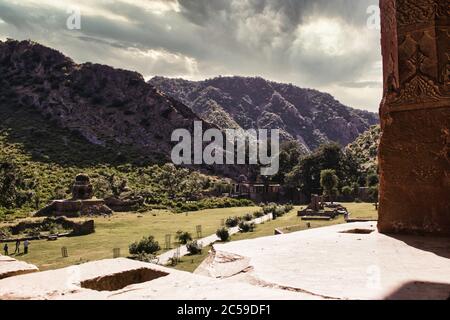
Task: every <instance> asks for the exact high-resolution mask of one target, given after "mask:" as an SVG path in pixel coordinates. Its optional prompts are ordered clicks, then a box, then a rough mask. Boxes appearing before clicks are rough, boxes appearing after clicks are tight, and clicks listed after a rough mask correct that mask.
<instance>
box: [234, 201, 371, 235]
mask: <svg viewBox="0 0 450 320" xmlns="http://www.w3.org/2000/svg"><path fill="white" fill-rule="evenodd" d="M342 205H343V206H344V207H346V208H347V210H348V211H349V212H350V214H351V216H350V217H351V218H360V219H378V212H377V211H376V210H375V207H374V206H373V204H371V203H343V204H342ZM301 208H304V207H295V209H294V210H292V211H291V212H289V213H287V214H286V215H284V216H283V217H280V218H278V219H276V220H273V221H270V222H266V223H264V224H261V225H258V226H257V227H256V229H255V231H254V232H250V233H238V234H235V235H233V236H232V237H231V240H232V241H236V240H244V239H254V238H259V237H265V236H271V235H274V231H275V229H277V228H286V227H293V228H291V230H289V231H290V232H295V231H301V230H305V229H307V228H308V227H307V223H308V222H309V223H310V225H311V228H319V227H326V226H330V225H334V224H340V223H345V220H344V217H343V216H339V217H338V218H337V219H334V220H330V221H302V219H301V218H300V217H298V216H297V211H298V210H300V209H301Z"/></svg>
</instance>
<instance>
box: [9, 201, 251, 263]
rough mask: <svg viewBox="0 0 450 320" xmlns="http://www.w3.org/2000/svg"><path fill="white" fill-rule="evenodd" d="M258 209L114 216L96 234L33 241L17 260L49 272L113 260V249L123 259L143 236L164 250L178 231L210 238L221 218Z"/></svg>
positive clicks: (103, 221)
mask: <svg viewBox="0 0 450 320" xmlns="http://www.w3.org/2000/svg"><path fill="white" fill-rule="evenodd" d="M258 209H259V208H258V207H244V208H224V209H209V210H203V211H197V212H189V213H187V214H186V213H179V214H175V213H170V212H168V211H157V210H154V211H151V212H149V213H146V214H134V213H133V214H132V213H124V214H115V215H113V216H112V217H111V218H96V219H95V229H96V232H95V233H93V234H90V235H87V236H82V237H70V238H60V239H58V240H57V241H47V240H39V241H31V244H30V252H29V254H28V255H26V256H17V257H16V258H17V259H19V260H24V261H27V262H30V263H32V264H35V265H37V266H38V267H39V269H41V270H49V269H57V268H62V267H65V266H69V265H73V264H77V263H83V262H87V261H94V260H100V259H107V258H112V257H113V249H114V248H120V252H121V256H128V245H129V244H131V243H132V242H134V241H136V240H140V239H141V238H142V237H143V236H148V235H153V236H154V237H155V238H156V240H157V241H159V243H160V246H161V247H162V248H164V242H165V235H166V234H171V235H172V243H174V242H175V239H174V237H175V233H176V232H177V231H178V230H183V231H188V232H190V233H191V234H192V235H193V236H194V237H195V236H196V226H197V225H201V226H202V233H203V236H208V235H210V234H213V233H215V232H216V230H217V229H218V228H219V227H220V225H221V222H222V219H226V218H227V217H229V216H243V215H244V214H246V213H253V212H255V211H257V210H258ZM154 215H155V216H154ZM61 247H67V250H68V254H69V257H68V258H62V256H61ZM173 247H174V246H173ZM206 252H207V250H206Z"/></svg>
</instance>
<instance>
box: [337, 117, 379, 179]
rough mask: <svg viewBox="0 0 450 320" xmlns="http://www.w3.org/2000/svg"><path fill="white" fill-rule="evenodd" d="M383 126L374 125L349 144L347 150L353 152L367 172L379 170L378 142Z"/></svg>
mask: <svg viewBox="0 0 450 320" xmlns="http://www.w3.org/2000/svg"><path fill="white" fill-rule="evenodd" d="M380 135H381V128H380V126H379V125H378V126H373V127H371V128H370V130H368V131H366V132H364V133H363V134H362V135H360V136H359V137H358V139H356V140H355V142H353V143H351V144H349V145H348V146H347V148H346V150H345V151H346V152H347V153H349V154H351V155H352V156H353V157H354V158H355V159H356V161H357V162H358V163H359V165H360V166H361V169H362V170H364V171H366V172H377V167H378V159H377V154H378V144H379V143H380Z"/></svg>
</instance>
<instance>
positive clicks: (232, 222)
mask: <svg viewBox="0 0 450 320" xmlns="http://www.w3.org/2000/svg"><path fill="white" fill-rule="evenodd" d="M239 221H240V220H239V218H238V217H229V218H228V219H227V220H226V221H225V225H226V226H227V227H228V228H234V227H236V226H237V225H238V224H239Z"/></svg>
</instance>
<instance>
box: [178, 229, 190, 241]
mask: <svg viewBox="0 0 450 320" xmlns="http://www.w3.org/2000/svg"><path fill="white" fill-rule="evenodd" d="M175 239H177V240H178V242H179V243H181V244H186V243H188V242H189V241H191V240H192V235H191V234H190V233H189V232H183V231H181V230H179V231H177V234H176V236H175Z"/></svg>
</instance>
